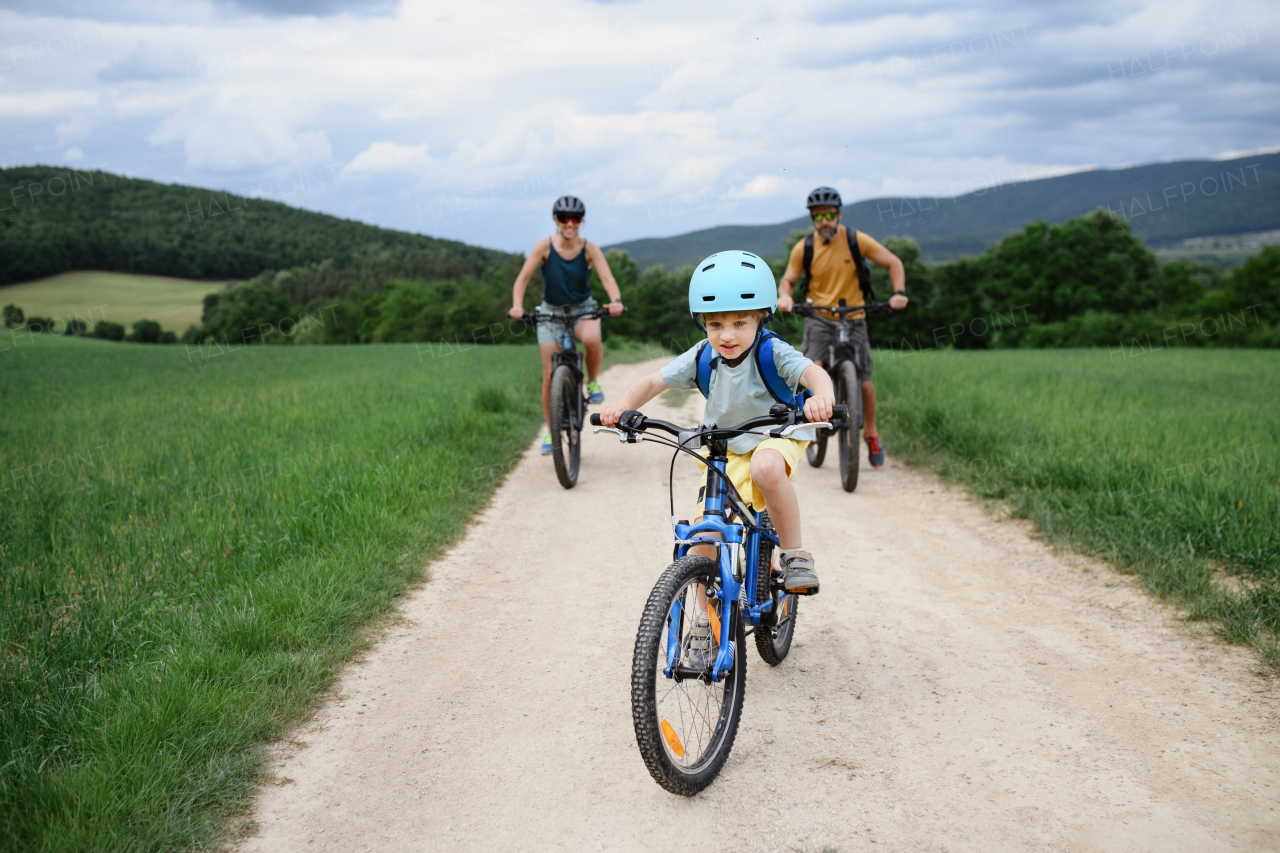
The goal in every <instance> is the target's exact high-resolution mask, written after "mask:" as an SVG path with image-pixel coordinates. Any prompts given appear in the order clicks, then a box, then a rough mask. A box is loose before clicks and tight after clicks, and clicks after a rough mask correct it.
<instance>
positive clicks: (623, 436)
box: [591, 427, 636, 444]
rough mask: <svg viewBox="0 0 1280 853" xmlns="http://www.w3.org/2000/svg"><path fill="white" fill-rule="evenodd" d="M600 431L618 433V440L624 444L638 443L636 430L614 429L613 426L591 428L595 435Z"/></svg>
mask: <svg viewBox="0 0 1280 853" xmlns="http://www.w3.org/2000/svg"><path fill="white" fill-rule="evenodd" d="M598 432H611V433H613V434H614V435H616V436H617V437H618V441H620V442H622V443H623V444H635V443H636V439H635V433H634V432H625V431H623V430H620V429H614V428H613V427H596V428H595V429H593V430H591V434H592V435H595V434H596V433H598Z"/></svg>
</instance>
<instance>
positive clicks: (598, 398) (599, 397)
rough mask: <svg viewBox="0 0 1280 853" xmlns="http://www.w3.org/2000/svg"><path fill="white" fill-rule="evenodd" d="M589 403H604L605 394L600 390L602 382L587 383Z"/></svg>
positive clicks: (592, 381) (595, 380)
mask: <svg viewBox="0 0 1280 853" xmlns="http://www.w3.org/2000/svg"><path fill="white" fill-rule="evenodd" d="M587 394H588V395H590V396H588V397H587V402H588V403H592V404H594V405H599V404H600V403H603V402H604V392H603V391H601V390H600V380H598V379H592V380H591V381H590V382H588V383H587Z"/></svg>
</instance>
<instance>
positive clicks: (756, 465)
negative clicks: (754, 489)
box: [751, 450, 787, 485]
mask: <svg viewBox="0 0 1280 853" xmlns="http://www.w3.org/2000/svg"><path fill="white" fill-rule="evenodd" d="M786 477H787V461H786V460H785V459H783V458H782V454H781V453H778V452H777V451H776V450H762V451H760V452H758V453H756V454H755V455H754V456H752V457H751V479H753V480H755V481H756V482H757V483H764V484H766V485H768V484H773V483H776V482H778V481H779V480H784V479H786Z"/></svg>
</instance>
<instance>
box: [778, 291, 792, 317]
mask: <svg viewBox="0 0 1280 853" xmlns="http://www.w3.org/2000/svg"><path fill="white" fill-rule="evenodd" d="M795 307H796V303H795V300H794V299H792V298H791V297H790V296H787V295H786V294H785V293H783V294H780V295H779V296H778V310H779V311H786V312H787V313H788V314H790V313H791V310H792V309H793V308H795Z"/></svg>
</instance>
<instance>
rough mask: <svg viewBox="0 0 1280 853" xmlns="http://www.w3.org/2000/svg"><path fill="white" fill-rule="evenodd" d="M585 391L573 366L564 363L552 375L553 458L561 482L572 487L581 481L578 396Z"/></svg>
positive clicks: (580, 432)
mask: <svg viewBox="0 0 1280 853" xmlns="http://www.w3.org/2000/svg"><path fill="white" fill-rule="evenodd" d="M581 396H582V391H581V389H580V388H579V387H578V380H577V377H575V376H574V375H573V371H572V370H570V369H569V366H568V365H566V364H562V365H560V366H559V367H557V368H556V369H555V372H554V373H552V374H551V423H550V424H549V426H550V427H551V458H552V460H554V462H555V465H556V477H558V478H559V480H560V485H562V486H564V487H565V488H566V489H572V488H573V487H574V485H575V484H576V483H577V482H578V462H579V459H580V458H581V455H582V431H581V428H580V424H579V423H578V418H577V414H578V398H579V397H581Z"/></svg>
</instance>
